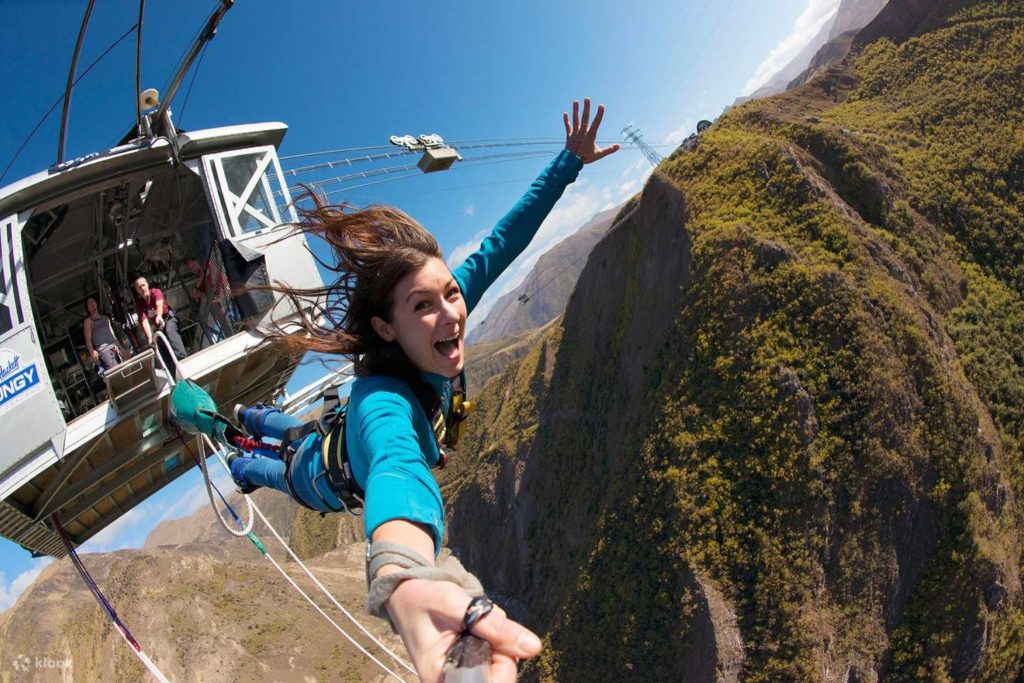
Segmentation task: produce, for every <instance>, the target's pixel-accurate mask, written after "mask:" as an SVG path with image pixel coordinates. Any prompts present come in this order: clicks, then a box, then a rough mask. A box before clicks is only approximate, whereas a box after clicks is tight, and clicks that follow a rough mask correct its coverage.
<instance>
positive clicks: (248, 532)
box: [154, 332, 416, 683]
mask: <svg viewBox="0 0 1024 683" xmlns="http://www.w3.org/2000/svg"><path fill="white" fill-rule="evenodd" d="M154 338H155V339H156V340H157V342H158V343H162V344H164V345H166V346H167V347H168V348H170V342H169V341H168V340H167V338H166V336H165V335H164V334H163V333H162V332H157V333H156V334H155V335H154ZM170 357H172V358H173V357H174V356H173V354H171V356H170ZM157 358H158V362H159V363H160V365H161V366H162V367H163V369H164V372H165V373H167V376H168V378H169V381H170V383H171V386H172V387H173V386H175V385H176V384H177V380H176V379H175V377H176V376H177V374H178V373H180V365H179V363H178V360H177V358H174V372H171V371H170V370H169V369H168V368H167V366H166V364H165V362H164V359H163V358H162V357H161V354H157ZM181 376H182V378H184V377H185V375H184V373H181ZM172 424H173V423H172ZM174 429H175V431H176V432H177V433H178V438H179V439H180V440H181V442H182V444H183V445H184V446H185V448H186V450H187V451H188V452H189V454H190V455H191V456H192V459H193V460H194V461H195V462H196V464H197V465H198V466H199V469H200V471H201V472H202V475H203V481H204V483H205V485H206V492H207V496H208V497H209V499H210V505H211V506H212V507H213V509H214V514H215V515H216V516H217V520H218V521H219V522H220V524H221V526H222V527H224V528H225V529H226V530H227V531H228V533H230V534H231V535H232V536H235V537H244V538H248V539H249V541H250V542H251V543H252V544H253V545H254V546H255V547H256V549H257V550H258V551H259V552H260V554H261V555H262V556H263V557H265V558H266V559H267V560H269V561H270V563H271V564H272V565H273V566H274V568H275V569H277V571H278V572H279V573H280V574H281V575H282V576H284V578H285V579H286V580H287V581H288V583H290V584H291V585H292V587H293V588H295V590H297V591H298V592H299V594H300V595H302V597H303V598H304V599H305V600H306V601H307V602H308V603H309V604H311V605H312V606H313V607H314V609H316V611H317V612H319V613H320V615H321V616H323V617H324V619H326V620H327V621H328V622H329V623H330V624H331V625H332V626H334V628H335V629H336V630H337V631H338V632H339V633H340V634H341V635H342V636H343V637H344V638H345V639H346V640H347V641H348V642H349V643H351V644H352V645H353V646H355V647H356V649H358V650H359V652H361V653H362V654H363V655H365V656H366V657H367V658H369V659H370V660H371V661H373V662H374V663H375V664H377V666H379V667H380V668H381V669H382V670H383V671H385V672H386V673H387V674H388V675H389V676H391V677H392V678H394V679H395V680H398V681H402V683H405V679H404V678H402V677H401V676H400V675H398V674H397V673H395V672H394V671H392V670H391V669H390V668H388V666H387V665H386V664H384V663H383V662H381V661H380V660H379V659H378V658H377V657H375V656H374V655H373V654H372V653H370V652H369V651H368V650H367V649H366V648H365V647H363V646H362V645H361V644H360V643H359V642H358V641H356V640H355V638H354V637H352V635H351V634H349V633H348V632H347V631H346V630H345V629H343V628H342V627H341V626H340V625H339V624H338V623H337V622H336V621H335V620H334V619H332V618H331V617H330V616H329V615H328V614H327V613H326V612H325V611H324V610H323V609H322V608H321V607H320V606H319V605H318V604H316V602H315V601H314V600H313V599H312V598H311V597H310V596H309V595H308V594H307V593H306V591H304V590H303V589H302V588H301V587H300V586H299V585H298V584H297V583H295V581H294V579H292V577H291V576H290V575H289V574H288V573H287V572H286V571H285V570H284V568H283V567H281V565H280V563H278V562H277V561H276V560H275V559H274V558H273V556H271V555H270V553H269V552H268V551H267V548H266V546H265V545H264V544H263V543H262V541H260V539H259V537H258V536H256V534H255V533H254V532H253V531H252V526H253V522H254V521H255V517H257V516H258V517H259V518H260V520H262V522H263V523H264V524H265V525H266V527H267V529H269V530H270V532H271V534H273V536H274V538H276V539H277V541H278V543H280V544H281V546H282V547H283V548H284V549H285V551H286V552H287V553H288V555H289V556H290V557H291V558H292V559H293V560H294V561H295V562H296V563H297V564H298V565H299V566H300V567H301V568H302V570H303V572H305V574H306V576H308V577H309V578H310V579H311V580H312V581H313V584H314V585H315V586H316V587H317V588H319V589H320V591H321V592H322V593H323V594H324V595H325V596H326V597H327V599H328V600H329V601H330V602H331V603H332V604H333V605H334V606H335V607H337V608H338V609H339V610H340V611H341V612H342V614H344V615H345V617H346V618H347V619H348V620H349V621H350V622H352V624H354V625H355V626H356V628H358V629H359V630H360V631H361V632H362V633H363V634H364V635H365V636H366V637H367V638H369V639H370V641H371V642H372V643H373V644H374V645H376V646H377V647H378V648H380V649H381V650H382V651H383V652H385V653H387V655H388V656H390V657H391V658H392V659H394V660H395V661H396V662H397V663H398V664H399V665H400V666H401V667H402V668H404V669H406V670H407V671H409V672H410V673H412V674H414V675H415V673H416V670H415V669H414V668H413V667H412V665H411V664H409V663H408V662H406V661H405V660H404V659H403V658H402V657H400V656H399V655H397V654H395V652H394V651H392V650H391V649H389V648H388V647H387V646H386V645H384V643H382V642H381V641H380V640H379V639H378V638H376V637H375V636H374V635H373V634H372V633H370V631H369V630H368V629H366V627H364V626H363V625H362V624H361V623H359V621H358V620H357V619H356V618H355V615H353V614H352V613H351V612H350V611H349V610H347V609H345V607H344V606H342V604H341V603H340V602H339V601H338V600H337V598H335V597H334V595H333V594H332V593H331V592H330V590H328V588H327V587H326V586H324V584H323V583H322V582H321V581H320V580H319V579H318V578H317V577H316V576H315V575H314V574H313V572H312V571H310V569H309V568H308V567H307V566H306V564H305V563H304V562H302V560H301V559H299V557H298V555H296V554H295V552H294V551H293V550H292V549H291V547H290V546H289V545H288V543H286V542H285V540H284V539H283V538H282V537H281V535H280V534H279V533H278V532H277V530H276V529H275V528H274V526H273V525H272V524H271V523H270V521H269V520H268V519H267V518H266V516H265V515H264V514H263V511H262V510H260V509H259V506H257V504H256V502H255V501H253V500H252V498H251V496H249V495H246V494H243V495H242V498H243V499H244V500H245V502H246V506H247V507H248V509H249V514H248V518H249V521H248V522H247V523H243V522H242V520H241V518H240V517H239V516H238V514H237V513H236V512H235V510H234V508H233V507H232V506H231V504H230V503H229V502H228V501H227V499H226V498H225V497H224V494H223V493H221V491H220V489H219V488H217V486H216V484H214V483H213V481H212V477H211V476H210V472H209V468H208V466H207V463H206V458H207V457H209V455H210V454H212V455H213V456H215V457H216V458H217V461H218V462H219V463H220V464H221V467H223V468H224V470H225V471H226V472H227V473H228V475H229V476H230V474H231V468H230V466H229V465H228V462H227V460H225V459H224V456H223V454H222V452H223V449H222V448H217V446H216V444H215V443H214V441H213V440H212V439H211V438H210V437H209V436H208V435H206V434H201V435H200V437H201V438H200V443H201V444H202V445H203V446H204V448H206V449H209V454H207V453H206V452H205V450H204V451H201V452H200V455H198V456H197V455H196V453H195V452H194V451H193V450H192V448H191V447H190V446H189V445H188V443H187V441H186V440H185V438H184V435H183V434H182V433H181V431H180V430H179V429H178V426H177V425H176V424H175V425H174ZM214 491H215V492H216V493H217V495H218V497H219V498H220V499H221V501H222V502H223V504H224V507H225V509H226V510H227V511H228V513H229V514H230V515H231V517H232V518H233V519H234V521H235V524H237V525H238V526H239V527H241V529H240V530H239V529H232V528H231V527H230V526H229V525H228V524H227V521H226V520H225V519H224V517H223V515H222V514H221V513H220V512H219V511H218V510H217V506H216V503H215V502H214V499H213V492H214Z"/></svg>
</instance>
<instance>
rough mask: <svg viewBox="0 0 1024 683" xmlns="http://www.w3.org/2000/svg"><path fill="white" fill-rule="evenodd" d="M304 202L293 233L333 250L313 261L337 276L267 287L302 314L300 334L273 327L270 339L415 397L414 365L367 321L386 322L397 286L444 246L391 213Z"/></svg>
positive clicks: (405, 217)
mask: <svg viewBox="0 0 1024 683" xmlns="http://www.w3.org/2000/svg"><path fill="white" fill-rule="evenodd" d="M308 196H309V197H310V198H311V199H312V202H313V208H298V207H297V209H296V210H297V212H298V213H299V216H300V221H299V225H298V227H299V229H301V230H302V231H303V232H305V233H306V234H308V235H316V236H318V237H321V238H322V239H323V240H324V241H325V242H327V244H328V245H330V247H331V251H332V252H333V255H334V259H333V262H326V261H324V260H322V259H320V258H319V257H317V256H316V255H315V254H314V258H316V259H317V261H318V262H319V263H320V265H322V266H323V267H324V268H326V269H327V270H328V271H329V272H331V273H334V274H335V276H336V277H335V278H334V280H333V281H332V282H329V283H327V284H325V285H324V286H323V287H316V288H311V289H299V288H292V287H288V286H286V285H283V284H281V283H277V284H276V285H275V286H274V287H272V289H273V290H274V291H276V292H279V293H281V294H283V295H284V296H285V297H287V298H288V299H289V300H290V301H291V303H292V304H293V306H294V307H295V309H296V310H298V311H300V314H299V318H298V321H297V322H298V325H299V327H300V329H299V330H297V331H291V332H286V331H285V330H284V329H282V328H280V327H277V328H275V329H274V330H273V331H272V332H271V333H270V334H269V335H268V337H269V338H270V339H271V340H272V341H273V342H275V343H278V344H281V345H283V346H284V347H285V348H287V349H288V350H289V351H296V352H306V351H315V352H320V353H334V354H341V355H344V356H348V357H349V358H351V360H352V362H353V364H354V365H355V370H356V374H357V375H375V374H385V375H393V376H396V377H399V378H401V379H404V380H406V381H407V382H409V383H410V384H412V385H413V388H414V390H416V391H417V393H419V390H420V388H421V387H420V386H419V385H420V382H419V381H418V375H419V373H418V371H417V370H416V368H415V367H414V366H413V364H412V362H411V361H410V360H409V358H408V357H407V356H406V355H405V352H404V351H402V348H401V347H400V346H399V345H398V342H394V341H392V342H388V341H385V340H384V339H382V338H381V337H380V336H379V335H378V334H377V333H376V331H374V329H373V325H372V324H371V322H370V320H371V319H372V318H373V317H374V316H377V317H379V318H382V319H383V320H385V321H387V322H391V311H392V308H393V305H394V290H395V286H396V285H397V284H398V282H399V281H400V280H401V279H402V278H403V277H405V276H406V275H407V274H409V273H410V272H413V271H416V270H419V269H420V268H422V267H423V266H424V265H425V264H426V262H427V260H428V259H430V258H432V257H433V258H442V255H441V247H440V246H438V244H437V240H436V239H434V236H433V235H431V234H430V233H429V232H427V231H426V230H425V229H424V228H423V226H421V225H420V224H419V223H417V222H416V221H415V220H413V219H412V218H411V217H410V216H408V215H407V214H405V213H403V212H402V211H400V210H398V209H396V208H394V207H391V206H382V205H376V206H369V207H367V208H365V209H356V208H354V207H352V206H350V205H347V204H342V205H330V204H327V203H325V202H324V201H322V200H321V198H320V197H319V196H317V195H316V194H313V193H310V194H309V195H308Z"/></svg>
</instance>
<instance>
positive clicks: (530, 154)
mask: <svg viewBox="0 0 1024 683" xmlns="http://www.w3.org/2000/svg"><path fill="white" fill-rule="evenodd" d="M670 144H671V143H665V144H664V145H653V146H654V147H662V146H667V145H670ZM622 149H637V148H636V147H632V146H625V145H624V146H623V147H622ZM523 154H524V156H519V157H517V158H514V159H497V160H493V161H481V162H478V163H471V161H472V160H469V159H467V160H465V161H463V162H462V163H459V164H457V165H455V166H452V167H451V168H450V169H448V170H455V169H457V168H476V167H477V166H490V165H492V164H503V163H509V162H512V161H528V160H530V159H535V158H538V157H544V156H547V155H548V154H550V152H547V151H543V152H524V153H523ZM423 175H424V174H423V173H422V172H420V171H418V170H417V171H416V172H415V173H407V174H405V175H396V176H390V177H387V178H384V179H383V180H374V181H371V182H368V183H359V184H358V185H346V186H345V187H339V188H338V189H336V190H329V191H327V192H324V193H323V195H324V196H325V197H330V196H331V195H335V194H338V193H339V192H348V191H350V190H358V189H361V188H364V187H370V186H372V185H382V184H384V183H391V182H394V181H396V180H407V179H409V178H420V177H422V176H423ZM530 180H533V178H532V177H531V178H527V179H525V180H524V181H523V182H528V181H530ZM500 182H519V181H500ZM490 184H492V183H483V185H490ZM470 187H472V186H470ZM449 189H451V188H449Z"/></svg>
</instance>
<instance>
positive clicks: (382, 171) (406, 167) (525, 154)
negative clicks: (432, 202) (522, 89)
mask: <svg viewBox="0 0 1024 683" xmlns="http://www.w3.org/2000/svg"><path fill="white" fill-rule="evenodd" d="M551 153H552V150H532V151H522V152H507V153H504V154H485V155H483V156H478V157H470V158H467V159H463V160H462V161H461V162H459V165H460V166H461V165H462V164H465V163H467V162H472V161H480V160H485V159H499V158H500V159H506V158H509V159H512V158H529V157H534V156H540V155H545V156H546V155H548V154H551ZM416 168H418V166H417V165H416V164H402V165H400V166H386V167H384V168H376V169H373V170H370V171H359V172H356V173H349V174H347V175H342V176H336V177H334V178H326V179H324V180H318V181H316V182H312V183H307V184H306V185H307V187H311V188H322V187H323V186H325V185H333V184H336V183H337V184H340V183H345V182H348V181H350V180H362V179H366V178H374V177H376V176H380V175H388V174H391V173H400V172H402V171H411V170H413V169H416ZM453 168H454V167H453ZM289 189H291V190H301V187H294V188H289ZM282 194H283V193H282V192H280V191H279V192H277V193H275V196H280V195H282Z"/></svg>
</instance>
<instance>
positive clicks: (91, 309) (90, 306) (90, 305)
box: [85, 297, 99, 315]
mask: <svg viewBox="0 0 1024 683" xmlns="http://www.w3.org/2000/svg"><path fill="white" fill-rule="evenodd" d="M85 310H86V311H87V312H88V313H89V315H96V313H97V312H98V311H99V306H98V305H97V304H96V299H93V298H92V297H89V298H88V299H86V300H85Z"/></svg>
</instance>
